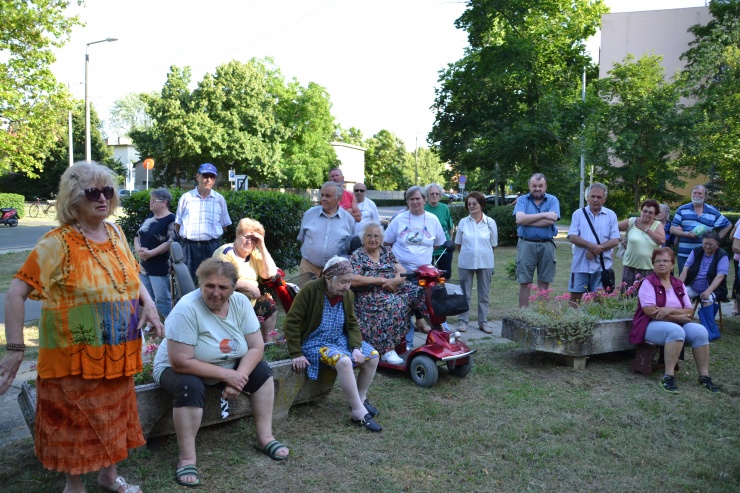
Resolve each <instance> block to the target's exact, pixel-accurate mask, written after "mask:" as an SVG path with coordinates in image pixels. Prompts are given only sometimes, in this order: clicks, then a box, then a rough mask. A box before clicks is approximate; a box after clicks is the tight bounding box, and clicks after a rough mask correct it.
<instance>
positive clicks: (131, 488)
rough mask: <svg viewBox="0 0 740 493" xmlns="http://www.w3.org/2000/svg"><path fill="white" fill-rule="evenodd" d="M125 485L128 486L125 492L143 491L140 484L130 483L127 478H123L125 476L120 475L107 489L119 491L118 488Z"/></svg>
mask: <svg viewBox="0 0 740 493" xmlns="http://www.w3.org/2000/svg"><path fill="white" fill-rule="evenodd" d="M121 486H123V487H124V488H126V489H125V490H124V491H123V493H137V492H139V491H141V488H139V486H138V485H135V484H128V483H127V482H126V480H125V479H124V478H123V476H118V477H117V478H116V480H115V481H114V482H113V484H111V485H110V486H108V487H107V488H106V489H107V490H110V491H118V489H119V488H120V487H121Z"/></svg>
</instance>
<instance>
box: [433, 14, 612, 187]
mask: <svg viewBox="0 0 740 493" xmlns="http://www.w3.org/2000/svg"><path fill="white" fill-rule="evenodd" d="M606 11H607V8H606V6H605V4H604V2H603V1H601V0H596V1H592V0H470V1H469V2H468V8H467V10H466V11H465V12H464V13H463V15H462V16H461V17H460V18H459V19H458V20H457V21H456V25H457V27H458V28H460V29H465V30H466V31H467V32H468V40H469V43H470V46H469V48H468V49H467V51H466V54H465V56H464V57H463V58H462V59H461V60H458V61H457V62H455V63H451V64H449V65H448V67H447V68H446V69H444V70H442V71H440V77H439V83H440V85H439V87H438V88H437V89H436V98H435V102H434V104H433V106H432V110H433V111H434V113H435V123H434V127H433V128H432V131H431V133H430V134H429V139H428V140H429V142H430V143H431V144H432V145H433V146H434V147H435V148H436V149H437V150H438V151H439V154H440V157H441V158H442V159H443V160H445V161H448V162H450V163H451V165H452V167H453V170H455V171H456V172H465V173H466V174H471V172H472V171H474V170H476V169H480V170H481V172H482V174H483V175H485V176H486V177H487V178H488V179H490V180H491V181H492V182H498V183H500V184H501V183H505V182H507V181H511V180H514V181H519V182H523V181H526V178H527V177H529V175H531V174H532V173H534V172H543V171H545V172H547V173H548V182H549V183H550V187H553V186H554V185H555V183H556V182H560V184H562V185H563V186H566V187H572V184H573V183H574V182H573V180H572V176H571V174H572V171H571V170H572V169H573V168H575V166H574V163H576V162H577V153H578V151H579V150H580V149H579V146H578V139H577V136H578V135H579V132H580V126H581V118H580V116H581V108H580V101H579V100H580V83H581V74H582V73H583V71H584V69H586V70H588V71H589V73H590V74H591V75H592V76H594V77H595V74H596V71H595V67H594V66H593V64H592V62H591V59H590V57H589V55H588V53H587V51H586V48H585V44H584V43H585V40H586V39H587V38H588V37H589V36H591V35H592V34H594V33H595V32H596V29H597V28H598V26H599V25H600V20H601V19H600V16H601V14H602V13H604V12H606ZM484 170H485V171H484ZM483 185H484V184H482V183H481V184H479V186H483ZM486 188H491V186H490V185H489V186H488V187H486ZM576 193H577V192H576Z"/></svg>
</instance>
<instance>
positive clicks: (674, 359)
mask: <svg viewBox="0 0 740 493" xmlns="http://www.w3.org/2000/svg"><path fill="white" fill-rule="evenodd" d="M681 348H683V341H671V342H666V343H665V346H663V359H664V360H665V370H664V371H663V373H665V374H666V375H670V376H673V373H674V372H675V370H676V363H678V357H679V356H680V355H681ZM697 365H698V361H697Z"/></svg>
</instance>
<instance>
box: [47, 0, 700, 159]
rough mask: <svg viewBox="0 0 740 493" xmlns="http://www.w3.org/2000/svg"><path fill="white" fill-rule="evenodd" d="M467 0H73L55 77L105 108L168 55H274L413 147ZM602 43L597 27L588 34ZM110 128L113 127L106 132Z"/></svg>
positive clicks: (345, 109) (678, 3)
mask: <svg viewBox="0 0 740 493" xmlns="http://www.w3.org/2000/svg"><path fill="white" fill-rule="evenodd" d="M606 3H607V5H609V7H610V8H611V11H612V12H628V11H635V10H658V9H666V8H682V7H696V6H703V5H704V4H705V2H704V0H607V2H606ZM464 10H465V2H463V1H459V0H209V1H208V2H205V1H202V0H86V1H85V5H84V6H83V7H77V6H73V7H70V14H78V15H80V17H81V19H82V20H83V21H84V22H85V23H86V25H85V26H84V27H77V28H75V30H74V31H73V33H72V36H71V38H70V40H69V41H68V42H67V44H66V45H65V46H64V47H62V48H61V49H58V50H57V51H56V55H57V61H56V62H55V63H54V65H52V70H53V71H54V74H55V76H56V77H57V80H58V81H59V82H61V83H64V84H69V88H70V91H71V92H72V94H73V95H74V96H75V97H77V98H79V99H84V80H85V49H86V44H87V43H91V42H94V41H98V40H102V39H106V38H117V39H118V41H116V42H111V43H99V44H94V45H91V46H89V47H88V53H89V55H90V65H89V72H88V83H89V96H90V100H91V102H92V104H93V105H94V106H95V109H96V110H97V111H98V113H99V115H100V116H101V118H103V119H107V118H108V112H109V110H110V108H111V106H112V105H113V103H114V102H115V101H116V100H117V99H119V98H121V97H123V96H125V95H126V94H128V93H131V92H147V91H152V90H154V91H157V92H159V91H160V90H161V88H162V85H163V84H164V82H165V80H166V75H167V73H168V72H169V67H170V66H172V65H177V66H180V67H182V66H189V67H190V68H191V70H192V76H193V87H194V86H195V83H197V82H198V81H200V80H202V78H203V75H204V74H206V73H213V72H214V71H215V68H216V67H217V66H219V65H221V64H223V63H226V62H229V61H231V60H234V59H236V60H239V61H242V62H246V61H247V60H249V59H251V58H264V57H272V58H273V60H274V62H275V64H276V65H277V66H278V67H279V68H280V70H281V72H282V74H283V75H284V76H285V77H286V79H292V78H296V79H297V80H298V82H299V83H300V84H301V85H302V86H304V87H305V86H307V85H308V83H309V82H315V83H317V84H320V85H321V86H323V87H325V88H326V89H327V91H328V93H329V95H330V99H331V102H332V105H333V106H332V114H333V115H334V117H335V119H336V122H337V123H339V124H340V125H341V126H342V127H343V128H347V129H348V128H350V127H357V128H359V129H360V130H361V131H362V132H363V136H364V137H366V138H367V137H371V136H372V135H374V134H375V133H377V132H378V131H380V130H381V129H387V130H390V131H391V132H393V133H394V134H396V135H397V136H399V137H400V138H401V139H402V140H403V141H404V143H405V144H406V148H407V149H408V150H413V149H414V148H415V147H416V145H417V142H418V145H419V146H427V143H426V138H427V134H428V133H429V131H430V130H431V129H432V125H433V123H434V114H433V113H432V111H431V110H430V107H431V106H432V104H433V102H434V89H435V87H436V86H437V85H438V77H439V71H440V70H441V69H444V68H445V67H446V66H447V65H448V64H449V63H453V62H455V61H457V60H459V59H460V58H462V56H463V54H464V49H465V47H466V46H467V35H466V33H465V32H464V31H462V30H458V29H456V28H455V26H454V22H455V20H456V19H457V18H458V17H460V15H461V14H462V13H463V11H464ZM589 47H590V48H591V49H592V50H594V53H597V52H598V36H597V37H596V38H595V39H594V40H592V41H591V42H590V43H589ZM109 137H113V135H109Z"/></svg>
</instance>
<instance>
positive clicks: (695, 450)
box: [0, 245, 740, 493]
mask: <svg viewBox="0 0 740 493" xmlns="http://www.w3.org/2000/svg"><path fill="white" fill-rule="evenodd" d="M514 254H515V251H514V249H513V248H508V249H507V248H500V249H497V251H496V265H497V267H496V274H495V276H494V283H493V285H492V288H491V290H492V294H491V302H492V303H491V318H492V319H496V318H500V314H501V313H503V312H504V311H505V310H506V309H508V308H509V307H511V306H514V305H515V303H516V297H517V294H516V293H517V289H518V286H517V284H516V282H514V281H509V280H506V279H505V268H504V267H505V263H506V262H507V260H508V259H512V258H513V256H514ZM569 256H570V248H569V246H567V245H559V246H558V259H559V264H558V267H559V273H558V279H557V280H556V282H555V283H553V285H554V288H555V290H556V292H557V293H560V292H564V291H565V289H566V283H567V280H566V279H565V278H566V277H567V275H568V267H569ZM616 270H617V272H618V275H617V276H618V278H619V277H620V276H619V272H620V271H621V267H618V268H616ZM453 277H456V275H453ZM477 349H478V353H477V354H476V355H475V365H474V368H473V371H472V373H471V374H470V375H469V376H468V377H467V378H464V379H458V378H454V377H451V376H449V375H448V374H447V373H446V372H445V371H444V370H443V371H441V372H440V380H439V383H438V384H437V385H436V386H434V387H432V388H430V389H423V388H420V387H417V386H415V385H414V384H413V383H412V382H411V381H410V380H409V378H408V376H406V375H404V374H401V373H390V372H381V373H379V374H378V375H377V377H376V380H375V382H374V384H373V387H372V389H371V395H370V398H371V400H372V401H373V403H374V404H375V405H376V406H377V407H378V408H379V409H380V411H381V415H380V417H379V418H378V421H379V423H380V424H381V425H382V426H383V427H384V430H383V432H382V433H380V434H370V433H367V432H364V431H363V430H361V429H359V428H355V427H354V426H352V425H351V424H350V423H349V419H348V418H349V414H348V411H347V409H346V403H345V400H344V398H343V396H342V394H341V392H340V390H339V388H338V386H337V388H335V390H334V391H333V392H332V393H331V394H330V395H329V396H328V397H327V398H326V399H325V400H323V401H322V402H320V403H317V404H313V405H305V406H299V407H295V408H293V409H292V410H291V412H290V414H289V416H288V418H287V419H285V420H283V421H280V422H276V423H275V425H274V431H275V436H276V437H277V438H278V439H279V440H281V441H283V442H284V443H286V444H288V445H289V446H290V447H291V448H292V450H293V455H292V456H291V458H290V459H289V460H288V461H286V462H284V463H277V462H273V461H271V460H269V459H268V458H267V457H265V456H263V455H261V454H259V453H257V452H256V451H255V450H254V448H253V443H254V424H253V421H252V420H251V419H244V420H239V421H236V422H232V423H228V424H224V425H222V426H215V427H211V428H207V429H203V430H201V432H200V433H199V435H198V463H199V467H200V472H201V477H202V480H203V482H204V487H203V488H201V491H213V492H232V491H279V492H288V493H290V492H301V493H305V492H314V491H316V492H318V491H321V492H340V491H341V492H358V493H359V492H367V491H378V492H448V491H467V492H633V491H653V490H657V491H667V492H728V493H729V492H737V491H740V453H739V452H738V450H739V442H740V436H738V434H739V433H740V412H738V411H739V410H740V379H738V374H740V371H739V370H740V363H739V362H738V357H737V355H738V354H739V353H740V318H738V317H734V318H733V317H729V316H728V317H726V318H725V332H724V333H723V336H722V338H721V339H720V340H718V341H717V342H715V343H712V346H711V371H712V375H713V378H714V380H715V381H716V382H717V383H718V384H719V385H720V386H721V387H722V389H723V392H722V393H721V394H711V393H710V392H708V391H706V390H704V389H703V388H702V387H700V386H699V385H698V384H697V382H696V368H695V365H694V363H693V359H692V358H691V352H690V350H687V361H686V362H685V363H684V364H682V365H681V370H680V372H679V373H678V374H677V375H678V377H677V380H678V385H679V387H680V389H681V393H680V394H678V395H670V394H667V393H665V392H663V391H662V390H661V389H660V388H659V386H658V380H659V374H655V375H653V376H652V377H644V376H642V375H637V374H632V373H630V371H629V364H630V361H631V356H630V355H629V354H628V353H616V354H610V355H602V356H598V357H594V358H591V359H590V360H589V363H588V366H587V369H586V370H584V371H577V370H572V369H568V368H566V367H563V366H559V365H558V364H556V363H553V362H552V361H550V360H549V359H546V358H544V357H542V356H540V355H537V354H532V353H529V352H527V351H525V350H523V349H521V348H519V347H517V346H516V345H514V344H505V345H493V344H490V343H486V342H480V343H478V346H477ZM177 453H178V452H177V443H176V440H175V437H174V436H171V437H165V438H160V439H153V440H151V441H150V443H149V444H148V447H147V448H146V449H145V450H143V451H139V452H136V453H134V454H133V455H132V456H131V457H130V458H129V459H127V460H125V461H124V462H123V463H122V464H121V465H120V468H119V469H120V472H121V473H122V474H123V475H124V476H125V477H126V478H127V479H129V480H130V481H132V482H134V483H137V484H140V485H141V486H142V489H143V491H145V492H164V493H167V492H176V491H178V492H181V491H183V488H182V487H180V486H178V485H176V484H175V482H174V481H173V472H174V468H175V465H176V459H177ZM95 479H96V476H95V474H88V475H87V476H86V480H87V484H88V486H89V491H93V489H94V487H93V486H92V485H94V482H95ZM0 480H2V487H1V488H0V489H1V490H2V491H7V492H22V493H35V492H48V491H61V490H62V489H63V487H64V479H63V476H62V475H61V474H58V473H52V472H47V471H44V470H43V469H42V467H41V466H40V465H39V463H38V462H37V461H36V459H35V458H34V456H33V448H32V443H31V441H30V440H27V441H21V442H16V443H15V444H14V445H13V446H12V447H8V448H6V449H4V450H2V451H0Z"/></svg>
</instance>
